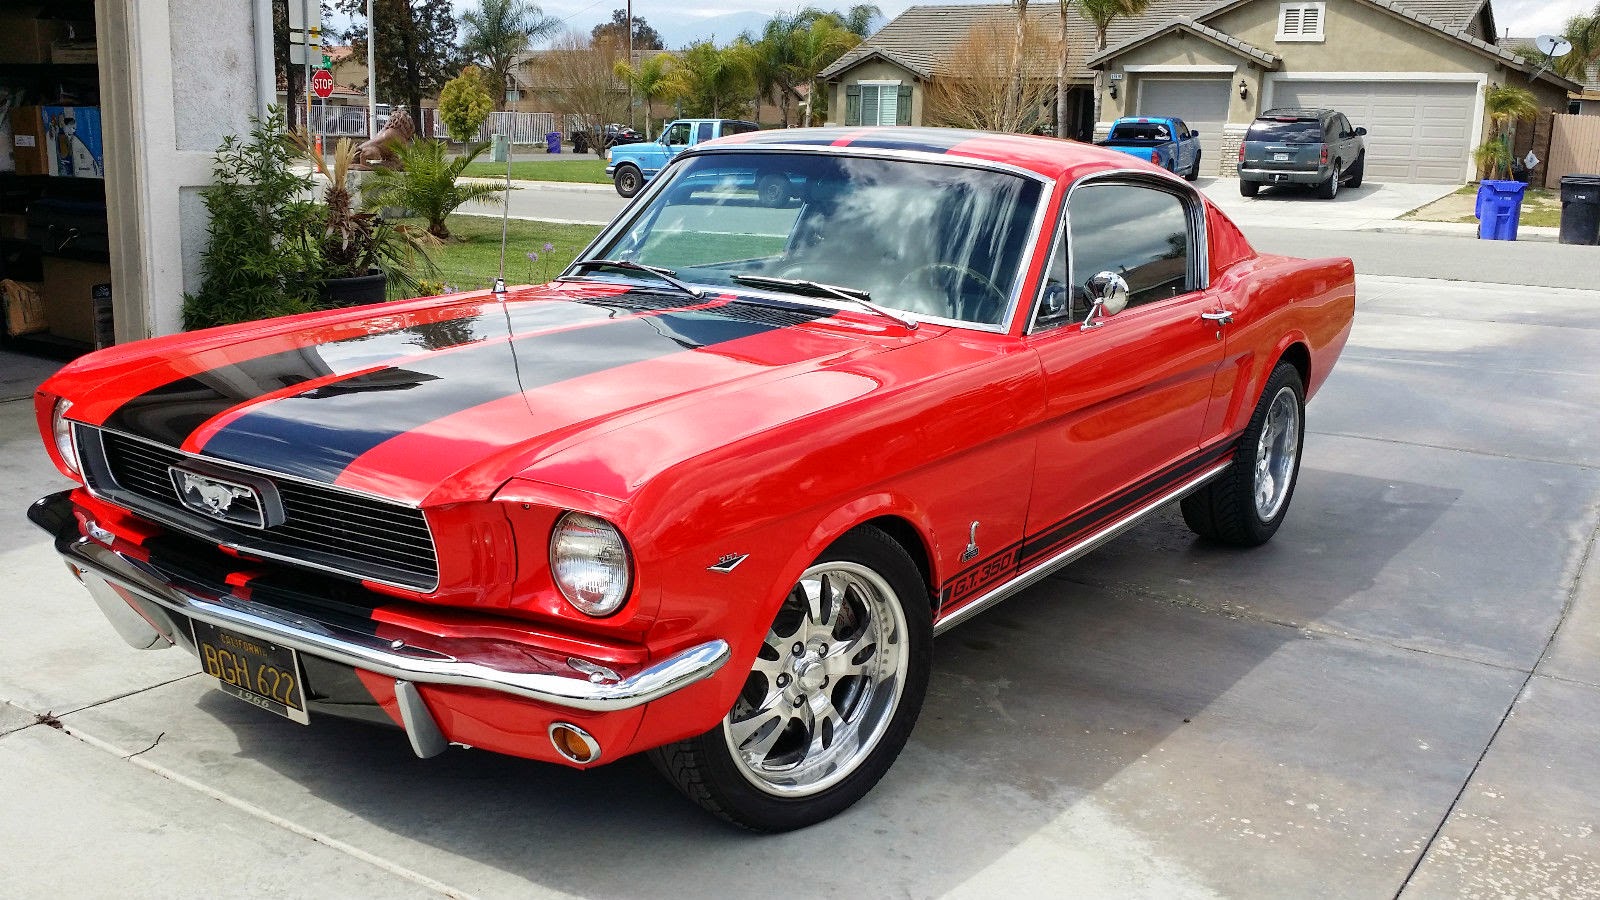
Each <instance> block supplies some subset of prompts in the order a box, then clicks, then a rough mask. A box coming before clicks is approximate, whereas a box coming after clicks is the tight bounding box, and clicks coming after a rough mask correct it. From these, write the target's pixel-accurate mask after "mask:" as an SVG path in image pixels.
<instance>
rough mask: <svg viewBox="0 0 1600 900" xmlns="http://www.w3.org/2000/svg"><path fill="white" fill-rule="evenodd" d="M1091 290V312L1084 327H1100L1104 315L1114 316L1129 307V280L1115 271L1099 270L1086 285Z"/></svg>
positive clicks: (1084, 322)
mask: <svg viewBox="0 0 1600 900" xmlns="http://www.w3.org/2000/svg"><path fill="white" fill-rule="evenodd" d="M1085 287H1086V288H1087V289H1088V292H1089V300H1090V303H1091V305H1090V307H1089V314H1088V315H1087V316H1084V318H1083V327H1084V328H1085V329H1089V328H1099V327H1100V326H1101V325H1103V324H1105V323H1104V322H1102V321H1100V319H1101V318H1102V317H1104V316H1114V315H1116V314H1117V313H1119V312H1122V311H1123V310H1125V309H1127V308H1128V282H1127V281H1126V280H1125V279H1123V277H1122V276H1121V275H1118V274H1117V273H1115V272H1099V273H1096V274H1095V276H1094V277H1092V278H1090V279H1089V283H1088V284H1087V285H1085Z"/></svg>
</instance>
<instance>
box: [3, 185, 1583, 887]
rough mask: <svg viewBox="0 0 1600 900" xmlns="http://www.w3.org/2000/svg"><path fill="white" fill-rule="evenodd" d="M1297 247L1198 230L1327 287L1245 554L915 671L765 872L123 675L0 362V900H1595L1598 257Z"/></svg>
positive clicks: (627, 812)
mask: <svg viewBox="0 0 1600 900" xmlns="http://www.w3.org/2000/svg"><path fill="white" fill-rule="evenodd" d="M570 193H573V194H578V193H579V192H570ZM1236 194H1237V192H1236V191H1235V195H1236ZM1357 199H1359V198H1357ZM1335 202H1343V198H1341V200H1340V201H1335ZM1404 202H1409V201H1402V202H1401V203H1400V204H1397V205H1403V203H1404ZM1312 203H1313V201H1309V200H1307V201H1304V204H1306V205H1310V204H1312ZM1318 205H1320V204H1318ZM1419 205H1420V204H1419ZM1299 207H1300V204H1288V203H1281V204H1278V205H1276V206H1273V207H1270V209H1271V210H1272V211H1270V212H1266V213H1264V214H1263V218H1262V219H1261V220H1254V221H1253V220H1252V216H1253V215H1254V213H1250V212H1249V209H1250V208H1246V209H1245V210H1244V211H1241V212H1239V213H1238V216H1239V219H1240V221H1241V224H1242V226H1243V227H1244V228H1245V230H1246V233H1247V234H1248V235H1249V236H1250V237H1251V238H1252V239H1253V240H1255V241H1256V242H1257V243H1258V244H1259V245H1261V246H1263V248H1264V249H1273V247H1274V246H1276V245H1277V244H1278V243H1281V242H1284V241H1288V242H1291V243H1292V242H1294V241H1296V240H1302V239H1304V240H1311V239H1314V238H1316V237H1318V236H1320V237H1322V238H1324V239H1325V240H1327V241H1329V242H1333V241H1335V240H1342V241H1347V242H1348V246H1350V247H1352V248H1353V249H1355V250H1356V251H1357V253H1358V254H1359V255H1358V256H1357V265H1358V269H1359V270H1360V271H1361V272H1362V274H1361V275H1360V276H1359V277H1358V313H1357V321H1356V326H1355V330H1354V333H1353V335H1352V337H1351V341H1350V344H1349V346H1348V348H1347V349H1346V351H1345V353H1344V357H1343V359H1342V361H1341V362H1340V364H1339V367H1338V368H1337V369H1336V370H1335V371H1334V373H1333V374H1332V376H1331V377H1330V379H1329V381H1328V383H1327V385H1326V387H1325V388H1324V390H1323V391H1322V392H1321V393H1320V394H1319V395H1318V397H1316V398H1315V399H1314V400H1313V401H1312V403H1311V404H1310V407H1309V410H1308V422H1307V424H1308V432H1309V433H1308V436H1307V440H1306V450H1305V461H1304V465H1303V468H1302V471H1301V477H1300V483H1299V488H1298V491H1297V493H1296V495H1295V498H1294V505H1293V508H1292V509H1291V511H1290V513H1289V516H1288V519H1287V521H1286V523H1285V524H1284V526H1283V528H1282V530H1281V531H1280V532H1279V533H1278V535H1277V537H1276V538H1275V539H1274V541H1273V542H1272V543H1271V544H1269V545H1267V546H1265V547H1262V548H1259V549H1257V550H1254V551H1248V552H1240V551H1235V550H1229V549H1223V548H1219V547H1215V546H1210V545H1207V544H1202V543H1199V542H1196V541H1195V540H1194V539H1193V538H1192V537H1191V536H1190V534H1189V533H1188V531H1187V530H1186V529H1185V528H1184V526H1183V524H1182V521H1181V519H1180V518H1179V516H1178V515H1177V512H1176V510H1175V509H1173V510H1168V511H1166V512H1165V513H1164V514H1162V515H1160V516H1158V517H1157V518H1156V519H1155V520H1153V521H1150V522H1147V523H1146V524H1144V525H1143V526H1141V527H1140V528H1138V529H1136V530H1134V531H1132V532H1130V533H1129V534H1127V535H1125V536H1123V537H1122V538H1120V539H1119V540H1118V541H1116V542H1114V543H1112V544H1110V545H1108V546H1107V547H1105V548H1103V549H1102V550H1100V551H1098V552H1096V553H1095V554H1092V555H1091V556H1089V557H1087V558H1086V559H1084V560H1082V561H1080V562H1079V563H1077V564H1075V565H1073V566H1071V567H1069V568H1068V569H1066V570H1065V571H1063V572H1061V573H1059V574H1058V575H1056V576H1055V577H1053V578H1051V579H1048V580H1046V581H1045V582H1044V583H1042V584H1041V585H1039V586H1037V587H1035V588H1033V589H1032V590H1030V591H1028V592H1026V593H1025V594H1023V595H1021V596H1019V597H1017V598H1015V599H1013V600H1011V601H1008V602H1007V603H1006V604H1004V605H1002V606H1000V607H998V608H997V609H995V610H993V611H990V612H989V613H986V614H985V615H984V616H981V617H979V618H977V619H975V620H974V621H972V622H971V623H969V624H966V625H963V626H962V627H960V628H957V629H954V630H953V631H951V632H949V633H948V634H946V635H944V636H942V637H941V638H939V640H938V642H937V644H936V647H935V660H936V662H935V672H934V677H933V683H932V686H931V687H930V690H929V695H928V699H927V704H926V706H925V708H924V710H923V713H922V718H921V721H920V722H919V724H918V727H917V730H916V731H915V733H914V734H913V736H912V739H911V742H910V744H909V745H908V747H907V748H906V751H905V753H904V754H903V756H902V757H901V759H900V760H899V762H898V763H897V764H896V765H895V767H894V768H893V769H892V770H891V771H890V773H889V774H888V776H887V777H886V778H885V779H884V781H883V783H882V784H880V785H879V787H878V788H877V789H876V790H875V791H874V792H873V793H872V794H870V795H869V796H868V797H867V798H866V799H865V800H864V801H863V802H862V803H860V804H858V805H857V806H856V807H854V808H852V809H851V810H849V811H847V812H846V813H845V814H843V815H841V816H840V817H838V818H837V819H834V820H832V821H829V822H826V823H823V824H821V825H818V826H815V827H812V828H809V829H806V830H804V831H802V832H798V833H795V834H791V835H786V836H780V837H757V836H753V835H748V834H744V833H741V832H736V831H733V830H731V829H729V828H726V827H724V826H722V825H720V824H719V823H717V822H716V821H714V820H712V819H711V818H709V817H707V816H705V815H704V814H702V813H701V812H699V811H698V810H696V809H695V808H694V807H692V806H691V805H689V804H688V803H686V802H684V801H682V800H681V799H680V798H679V797H678V796H677V795H676V794H675V793H674V792H673V791H672V790H671V789H670V788H668V787H667V786H666V784H665V783H664V782H662V781H661V780H660V779H659V778H657V777H656V776H655V775H654V773H653V772H652V771H651V770H650V769H649V767H648V766H647V765H645V764H643V763H642V762H640V761H639V760H637V759H626V760H622V761H619V762H617V763H615V764H613V765H611V766H608V767H604V768H602V769H598V770H595V771H592V772H588V773H578V772H572V771H568V770H565V769H561V768H557V767H552V766H545V765H539V764H535V763H530V762H525V761H520V760H515V759H510V758H505V757H498V756H493V755H490V754H487V753H483V752H475V751H465V750H452V751H450V752H449V753H447V754H445V755H443V756H441V757H438V758H436V759H432V760H418V759H416V758H414V757H413V756H412V755H411V753H410V750H409V748H408V746H407V744H406V742H405V740H404V738H403V736H402V735H401V734H400V732H398V731H390V730H382V729H377V728H373V727H368V726H364V725H358V724H351V723H344V722H334V721H322V720H319V721H317V722H315V723H314V725H313V726H312V727H310V728H306V727H302V726H299V725H296V724H294V723H291V722H288V721H286V720H282V719H279V718H276V717H273V716H270V715H265V714H263V713H261V712H260V711H258V710H255V709H253V708H251V707H249V706H246V705H245V704H242V703H239V702H237V701H235V700H233V699H231V698H229V697H227V696H225V695H223V694H221V693H220V692H218V691H217V690H215V689H214V688H211V687H208V686H207V685H206V684H205V683H204V679H202V678H201V677H200V676H199V675H197V674H196V673H195V669H196V664H195V663H194V661H193V660H191V659H189V658H188V657H186V656H184V655H182V654H180V653H179V652H178V651H166V652H161V653H150V652H139V651H134V650H131V649H129V648H127V647H126V646H125V645H123V644H122V643H121V642H120V641H119V640H118V639H117V638H116V637H115V635H114V634H113V632H112V631H111V629H110V626H109V625H107V624H106V623H105V622H104V621H103V620H102V618H101V616H100V614H99V613H98V612H97V611H96V609H95V608H94V606H93V604H92V603H91V602H90V601H89V599H88V597H87V596H86V595H85V594H84V592H83V591H82V590H81V588H79V587H78V586H77V585H76V584H75V583H73V581H72V579H71V578H70V577H69V576H68V575H67V573H66V572H65V571H64V569H63V567H62V566H61V565H60V563H59V562H58V561H57V560H56V558H55V557H54V554H53V553H52V552H51V551H50V550H49V548H48V545H47V542H46V541H45V540H44V539H43V536H42V535H40V534H39V533H37V532H36V531H34V530H33V529H32V527H31V526H29V525H27V524H26V523H25V522H24V521H23V520H22V513H23V510H24V508H25V506H26V504H27V503H28V502H29V501H31V500H32V499H33V498H34V497H36V496H39V495H42V494H44V493H46V492H49V491H51V490H55V489H57V488H58V487H61V486H64V485H65V484H66V482H65V480H64V479H63V478H61V476H59V475H58V474H57V473H55V472H54V470H53V469H52V468H51V467H50V465H49V464H48V462H46V460H45V457H44V454H43V452H42V451H41V450H40V448H39V444H38V438H37V436H36V434H35V433H34V423H33V413H32V409H31V405H30V404H29V403H28V401H27V400H26V399H25V398H26V395H27V392H28V390H29V389H30V388H31V385H32V384H33V383H34V381H35V380H36V379H37V378H38V377H42V375H43V373H44V371H45V370H47V369H48V366H42V365H37V364H35V363H32V362H26V361H23V360H19V359H17V358H15V357H11V356H0V372H3V375H0V398H15V399H8V400H0V596H3V597H4V598H5V602H4V603H3V604H0V700H3V701H4V704H3V705H0V797H3V798H5V799H4V802H3V804H0V895H16V896H36V895H42V894H45V893H49V894H51V895H56V896H71V897H76V896H117V897H156V896H161V897H170V896H200V895H202V894H204V895H208V896H209V895H232V894H235V893H237V892H240V891H244V892H249V893H253V894H270V895H272V896H275V897H277V896H284V897H299V896H307V897H310V896H317V897H327V896H338V897H388V896H440V895H442V896H481V897H567V896H579V897H663V896H701V897H719V898H720V897H749V896H758V895H759V896H764V895H767V894H770V893H773V892H774V891H778V892H781V893H783V894H784V895H785V896H787V897H802V898H804V897H832V896H839V895H848V896H860V897H879V896H907V897H918V898H921V897H958V898H968V897H970V898H988V897H993V896H997V895H1010V896H1013V897H1018V898H1031V897H1062V896H1073V897H1152V898H1188V897H1196V898H1201V897H1238V898H1282V897H1372V898H1378V897H1383V898H1388V897H1395V896H1403V897H1416V898H1454V897H1464V896H1509V897H1530V896H1553V897H1563V898H1593V897H1600V847H1597V845H1596V827H1597V825H1600V806H1597V805H1596V803H1595V800H1594V798H1595V797H1596V796H1600V754H1597V753H1596V752H1595V748H1596V746H1600V560H1596V558H1595V554H1594V545H1595V538H1596V533H1597V528H1600V417H1596V416H1595V415H1594V414H1593V410H1595V409H1597V408H1600V284H1594V283H1592V282H1591V281H1590V279H1593V278H1594V277H1595V275H1594V273H1595V271H1596V266H1595V261H1596V257H1597V255H1600V248H1590V247H1565V246H1561V245H1555V244H1548V243H1545V244H1530V245H1527V247H1526V249H1527V251H1528V252H1529V254H1530V258H1531V259H1532V260H1534V261H1535V263H1536V265H1537V266H1538V267H1539V268H1541V269H1542V270H1544V271H1549V272H1556V273H1564V274H1563V275H1562V277H1563V279H1564V280H1565V281H1566V282H1568V283H1569V286H1566V287H1547V288H1541V289H1539V290H1529V291H1522V292H1515V293H1513V292H1510V291H1508V290H1507V284H1508V283H1509V284H1515V283H1516V282H1515V281H1511V280H1510V279H1512V278H1514V277H1515V274H1514V273H1497V275H1496V279H1491V280H1488V281H1467V280H1459V279H1454V280H1451V279H1443V278H1418V277H1412V276H1409V275H1406V274H1403V272H1402V274H1394V273H1393V272H1386V271H1373V270H1374V269H1380V270H1381V269H1395V268H1400V269H1402V270H1403V269H1404V266H1402V265H1401V262H1402V261H1403V259H1404V258H1405V257H1408V256H1422V255H1443V256H1446V257H1449V258H1453V259H1456V260H1463V261H1464V260H1468V259H1471V258H1473V257H1477V256H1480V255H1482V254H1483V253H1484V252H1485V250H1486V247H1487V243H1486V242H1476V241H1470V242H1469V241H1468V240H1467V239H1463V238H1458V237H1448V236H1439V235H1428V234H1424V235H1408V234H1387V233H1381V232H1378V231H1374V230H1372V229H1366V230H1364V231H1351V230H1349V229H1338V228H1334V227H1322V226H1319V225H1316V224H1312V223H1309V222H1302V221H1296V220H1295V216H1297V215H1299V216H1303V217H1309V216H1311V215H1312V214H1313V213H1315V214H1317V215H1322V213H1320V212H1317V211H1315V210H1312V211H1310V212H1307V211H1303V210H1301V209H1300V208H1299ZM1361 215H1362V214H1359V213H1357V214H1352V218H1351V221H1352V222H1367V221H1378V222H1381V221H1383V220H1382V219H1380V218H1372V219H1365V218H1361ZM1302 236H1309V237H1302ZM1434 242H1441V243H1437V244H1436V243H1434ZM1391 247H1392V248H1397V249H1396V250H1395V251H1394V252H1395V253H1397V254H1398V255H1399V257H1400V258H1401V260H1399V261H1391V260H1390V258H1389V256H1388V255H1386V254H1387V253H1388V252H1389V251H1388V250H1387V249H1386V248H1391ZM1497 279H1498V280H1497Z"/></svg>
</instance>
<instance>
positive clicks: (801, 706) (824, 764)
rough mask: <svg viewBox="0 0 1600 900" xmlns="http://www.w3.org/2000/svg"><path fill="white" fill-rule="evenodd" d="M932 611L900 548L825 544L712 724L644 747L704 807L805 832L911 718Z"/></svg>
mask: <svg viewBox="0 0 1600 900" xmlns="http://www.w3.org/2000/svg"><path fill="white" fill-rule="evenodd" d="M932 643H933V628H932V606H931V604H930V602H929V599H928V591H927V588H926V586H925V585H924V584H923V581H922V577H921V576H920V575H919V574H918V572H917V568H916V566H915V565H914V564H913V563H912V561H911V559H910V557H909V556H907V555H906V552H905V550H904V549H903V548H901V547H900V545H899V544H896V543H895V542H894V541H893V540H892V539H890V538H889V536H888V535H886V534H884V533H883V532H881V531H879V530H877V529H875V528H870V527H863V528H858V529H856V530H855V531H852V532H850V533H848V534H846V535H844V536H843V537H841V538H840V539H839V540H838V541H836V542H835V543H834V544H833V546H831V547H829V548H828V550H827V552H825V553H823V554H822V556H820V557H819V558H818V559H817V561H816V562H815V563H813V564H812V566H811V567H810V568H808V569H806V570H805V572H804V573H802V574H801V576H800V580H799V581H798V582H796V584H795V585H794V587H793V588H792V589H791V590H790V591H789V595H788V597H786V598H785V600H784V602H783V605H782V606H781V607H780V608H779V610H778V614H777V617H776V618H775V619H774V620H773V622H772V627H771V628H770V629H769V630H768V631H767V636H766V639H765V640H764V641H763V642H762V646H761V649H760V650H759V651H758V652H757V654H756V660H755V664H754V665H753V666H752V667H751V669H750V673H749V675H747V676H746V678H745V684H744V689H743V690H742V691H741V692H740V694H739V697H738V699H737V700H735V701H734V704H733V709H732V710H730V711H729V712H728V715H727V716H726V717H725V718H724V719H723V720H722V722H721V723H719V724H718V725H717V726H716V727H714V728H712V729H711V730H710V731H707V732H706V733H704V734H702V735H700V736H698V737H693V738H690V739H688V740H686V741H681V742H679V743H676V744H671V745H668V746H666V747H661V748H658V749H656V750H652V751H651V752H650V758H651V761H652V762H654V763H655V765H656V768H657V769H659V770H660V771H661V773H662V774H663V775H665V776H666V777H667V779H668V780H669V781H671V782H672V783H673V784H674V785H675V786H676V787H677V788H678V790H679V791H681V792H683V794H684V795H685V796H687V797H688V798H689V799H690V800H693V801H694V802H696V803H698V804H699V805H700V806H702V807H704V808H705V809H706V810H708V811H710V812H712V813H714V814H715V815H717V816H720V817H722V818H723V819H726V820H727V821H729V822H732V823H734V824H736V825H741V826H743V827H745V828H749V829H752V830H755V831H768V832H776V831H789V830H791V829H795V828H803V827H805V826H807V825H811V824H814V823H817V822H820V821H822V820H824V819H827V818H830V817H832V816H834V815H837V814H838V813H840V812H842V811H844V810H845V809H846V808H848V807H849V806H850V805H851V804H853V803H855V802H856V801H857V800H859V799H861V797H863V796H865V795H866V793H867V791H869V790H871V789H872V787H873V785H875V784H877V783H878V779H880V778H882V777H883V775H884V773H885V772H887V771H888V770H889V766H890V764H891V763H893V762H894V759H895V757H896V756H898V755H899V754H900V750H901V748H902V747H904V746H905V742H906V738H907V737H908V736H909V735H910V734H911V727H912V725H914V724H915V723H916V720H917V713H918V711H919V710H920V709H921V708H922V700H923V695H924V694H925V693H926V691H927V686H928V673H929V671H930V669H931V666H932Z"/></svg>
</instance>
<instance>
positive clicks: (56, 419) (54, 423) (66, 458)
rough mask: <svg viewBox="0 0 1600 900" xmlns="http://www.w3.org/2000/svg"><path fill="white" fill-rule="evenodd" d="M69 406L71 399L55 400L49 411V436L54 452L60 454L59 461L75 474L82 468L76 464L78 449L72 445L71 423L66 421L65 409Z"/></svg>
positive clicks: (70, 406)
mask: <svg viewBox="0 0 1600 900" xmlns="http://www.w3.org/2000/svg"><path fill="white" fill-rule="evenodd" d="M71 408H72V401H71V400H64V399H58V400H56V406H55V409H53V410H51V412H50V436H51V437H52V438H53V439H54V440H55V442H56V452H57V453H59V454H61V461H62V462H64V463H66V464H67V468H69V469H71V470H72V473H73V474H74V475H76V474H78V473H79V472H81V471H83V468H82V467H81V466H79V465H78V450H77V448H76V447H74V446H73V445H72V423H71V422H68V421H67V410H69V409H71Z"/></svg>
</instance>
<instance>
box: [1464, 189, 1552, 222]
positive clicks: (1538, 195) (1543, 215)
mask: <svg viewBox="0 0 1600 900" xmlns="http://www.w3.org/2000/svg"><path fill="white" fill-rule="evenodd" d="M1456 193H1457V194H1464V195H1466V196H1469V197H1476V196H1477V195H1478V185H1477V183H1475V182H1474V183H1472V184H1467V185H1463V186H1462V188H1461V189H1460V190H1458V191H1456ZM1456 221H1457V222H1465V223H1467V224H1474V223H1476V222H1477V221H1478V217H1477V216H1463V217H1461V218H1459V219H1457V220H1456ZM1517 225H1518V226H1519V227H1520V226H1523V225H1529V226H1543V227H1546V228H1560V227H1561V192H1560V191H1550V190H1545V189H1544V188H1536V187H1530V188H1528V189H1527V190H1525V191H1523V193H1522V210H1521V213H1520V215H1519V216H1518V217H1517Z"/></svg>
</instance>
